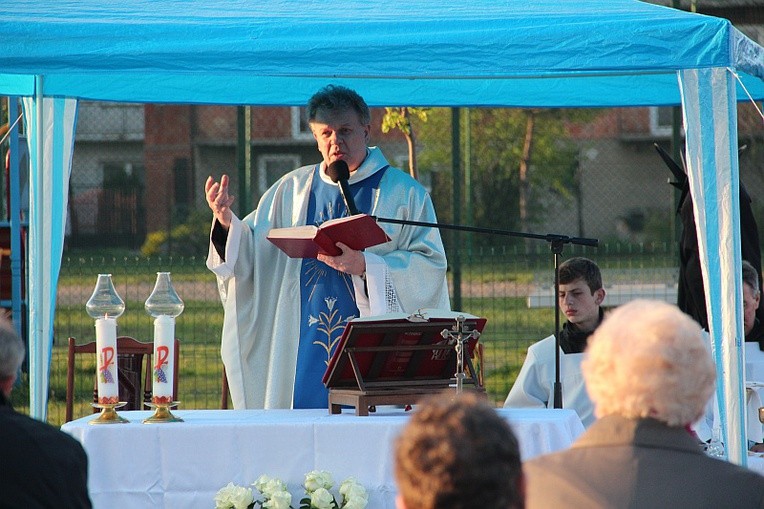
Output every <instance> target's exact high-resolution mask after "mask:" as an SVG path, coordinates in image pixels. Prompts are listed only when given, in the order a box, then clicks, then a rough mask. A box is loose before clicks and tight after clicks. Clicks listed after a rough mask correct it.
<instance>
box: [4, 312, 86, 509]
mask: <svg viewBox="0 0 764 509" xmlns="http://www.w3.org/2000/svg"><path fill="white" fill-rule="evenodd" d="M23 360H24V343H23V342H22V341H21V339H20V338H19V337H18V335H17V334H16V330H15V329H14V328H13V325H12V324H11V323H10V322H9V321H8V320H7V319H6V318H5V317H3V316H0V458H2V462H3V465H5V467H4V468H3V473H2V475H0V507H39V508H45V507H49V508H51V509H52V508H57V507H71V508H73V509H79V508H89V507H91V503H90V497H89V495H88V484H87V483H88V457H87V455H86V454H85V450H84V449H83V448H82V445H80V443H79V442H78V441H77V440H75V439H74V438H72V437H71V436H69V435H67V434H66V433H64V432H62V431H61V430H59V429H56V428H54V427H53V426H51V425H50V424H47V423H44V422H40V421H37V420H35V419H32V418H30V417H28V416H26V415H22V414H20V413H17V412H15V411H14V410H13V407H12V406H11V402H10V397H11V390H12V389H13V384H14V382H15V381H16V375H17V373H18V371H19V367H20V366H21V363H22V361H23Z"/></svg>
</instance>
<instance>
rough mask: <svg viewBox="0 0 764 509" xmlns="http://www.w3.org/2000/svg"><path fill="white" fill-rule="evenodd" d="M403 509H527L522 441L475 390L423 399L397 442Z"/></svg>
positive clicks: (397, 478)
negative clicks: (525, 506)
mask: <svg viewBox="0 0 764 509" xmlns="http://www.w3.org/2000/svg"><path fill="white" fill-rule="evenodd" d="M395 481H396V483H397V485H398V496H397V498H396V507H397V508H398V509H466V508H480V509H522V508H523V507H524V505H525V502H524V498H525V481H524V479H523V471H522V464H521V460H520V446H519V444H518V441H517V438H516V437H515V435H514V433H513V432H512V429H511V428H510V427H509V424H508V423H507V421H506V420H505V419H503V418H502V417H501V416H500V415H499V414H498V413H497V412H496V410H495V409H494V408H493V407H492V406H490V405H489V404H488V403H487V402H486V401H485V399H484V398H482V397H480V396H477V395H476V394H475V393H470V392H466V393H462V394H461V395H456V394H455V393H454V392H451V391H449V392H442V393H439V394H436V395H432V396H429V397H427V398H425V399H424V400H421V401H420V402H419V403H418V404H417V405H416V407H415V411H414V414H413V415H412V416H411V419H410V420H409V422H408V423H407V424H406V426H405V427H404V428H403V431H402V432H401V434H400V435H399V436H398V438H397V440H396V442H395Z"/></svg>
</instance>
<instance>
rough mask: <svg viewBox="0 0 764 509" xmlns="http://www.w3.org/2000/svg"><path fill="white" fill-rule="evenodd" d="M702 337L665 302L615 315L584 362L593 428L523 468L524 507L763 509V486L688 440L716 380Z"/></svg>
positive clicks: (629, 306)
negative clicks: (570, 444) (720, 508)
mask: <svg viewBox="0 0 764 509" xmlns="http://www.w3.org/2000/svg"><path fill="white" fill-rule="evenodd" d="M703 334H704V333H703V330H702V329H701V327H700V325H699V324H698V323H697V322H696V321H695V320H693V319H692V318H691V317H690V316H689V315H687V314H685V313H683V312H682V311H681V310H680V309H679V308H678V307H676V306H674V305H672V304H667V303H665V302H661V301H653V300H635V301H631V302H628V303H626V304H624V305H622V306H619V307H618V308H617V309H615V310H614V311H613V312H611V313H609V314H608V316H607V317H606V318H605V320H604V321H603V322H602V325H600V326H599V327H598V328H597V330H596V331H595V332H594V334H592V336H591V337H590V338H589V346H588V348H587V350H586V354H587V356H586V359H585V360H584V361H583V363H582V370H583V374H584V379H585V381H586V387H587V389H588V390H589V395H590V396H591V399H592V401H593V402H594V407H595V413H596V415H597V421H595V423H594V424H592V425H591V426H590V427H589V428H588V429H587V430H586V432H585V433H584V434H583V435H581V436H580V437H579V438H578V439H577V440H576V441H575V442H574V443H573V445H572V446H571V447H570V448H569V449H566V450H564V451H560V452H556V453H552V454H547V455H543V456H538V457H536V458H533V459H532V460H530V461H528V462H526V463H525V464H524V465H523V468H524V470H525V474H526V476H527V482H528V491H527V498H526V501H527V505H528V507H529V508H530V509H534V508H544V509H546V508H549V507H566V508H571V509H575V508H582V509H583V508H585V509H597V508H611V507H618V508H632V507H633V508H642V507H650V508H672V509H673V508H676V507H688V508H689V507H692V508H709V509H711V508H714V509H715V508H717V507H734V508H736V509H745V508H754V507H764V477H762V476H761V475H759V474H758V473H756V472H754V471H752V470H748V469H747V468H744V467H741V466H739V465H733V464H732V463H728V462H727V461H723V460H719V459H717V458H712V457H710V456H707V455H706V454H705V453H704V452H703V450H702V449H701V447H700V445H699V444H698V441H697V439H696V438H695V437H694V436H693V435H692V434H691V432H690V431H689V425H690V423H692V422H694V421H695V420H697V419H698V418H699V417H700V416H701V414H702V413H703V411H704V408H705V407H706V402H707V401H708V400H709V398H710V397H711V394H712V393H713V390H714V380H715V379H716V374H715V369H714V363H713V361H712V360H711V354H710V352H709V351H708V348H707V346H706V344H705V341H704V339H703Z"/></svg>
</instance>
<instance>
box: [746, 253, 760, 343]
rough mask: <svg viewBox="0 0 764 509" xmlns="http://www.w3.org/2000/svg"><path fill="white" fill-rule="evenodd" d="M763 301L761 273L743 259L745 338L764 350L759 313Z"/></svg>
mask: <svg viewBox="0 0 764 509" xmlns="http://www.w3.org/2000/svg"><path fill="white" fill-rule="evenodd" d="M760 302H761V286H760V282H759V273H758V272H757V271H756V268H755V267H754V266H753V264H752V263H751V262H749V261H748V260H743V331H744V332H745V340H746V341H751V342H754V341H755V342H758V343H759V348H761V349H762V350H764V325H763V324H762V322H761V320H759V318H758V316H757V313H758V310H759V304H760Z"/></svg>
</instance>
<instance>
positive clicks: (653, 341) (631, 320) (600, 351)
mask: <svg viewBox="0 0 764 509" xmlns="http://www.w3.org/2000/svg"><path fill="white" fill-rule="evenodd" d="M702 334H703V331H702V329H701V328H700V326H699V325H698V323H697V322H696V321H695V320H693V319H692V318H690V317H689V316H688V315H686V314H684V313H682V312H681V311H680V310H679V308H677V307H676V306H673V305H670V304H666V303H665V302H660V301H648V300H635V301H631V302H629V303H627V304H624V305H623V306H620V307H618V308H617V309H615V310H614V311H613V312H612V313H609V314H608V315H607V316H606V317H605V319H604V321H603V322H602V324H601V325H600V326H599V327H598V328H597V330H596V331H595V332H594V334H592V336H590V337H589V347H588V349H587V358H586V359H585V360H584V361H583V364H582V370H583V375H584V380H585V381H586V388H587V390H588V391H589V396H590V397H591V399H592V402H593V403H594V406H595V415H596V416H597V417H598V418H602V417H605V416H608V415H619V416H621V417H626V418H630V419H639V418H647V417H650V418H653V419H657V420H659V421H662V422H664V423H666V424H668V425H669V426H686V425H687V424H690V423H692V422H694V421H695V420H697V419H698V418H699V417H700V416H701V414H702V413H703V411H704V409H705V405H706V403H707V402H708V399H709V398H710V397H711V393H712V391H713V388H714V376H715V371H714V365H713V362H712V361H711V355H710V354H709V353H708V350H707V349H706V347H705V345H704V342H703V337H702Z"/></svg>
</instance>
